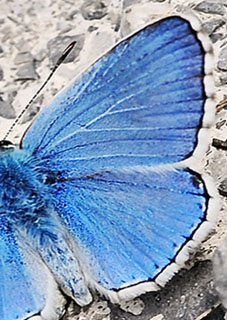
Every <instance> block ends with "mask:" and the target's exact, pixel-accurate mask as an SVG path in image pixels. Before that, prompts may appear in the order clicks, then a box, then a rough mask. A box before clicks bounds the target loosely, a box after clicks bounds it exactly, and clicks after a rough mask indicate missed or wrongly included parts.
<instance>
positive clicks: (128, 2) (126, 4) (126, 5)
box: [123, 0, 140, 9]
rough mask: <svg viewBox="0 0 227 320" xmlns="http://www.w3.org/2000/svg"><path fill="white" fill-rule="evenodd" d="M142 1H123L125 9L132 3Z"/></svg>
mask: <svg viewBox="0 0 227 320" xmlns="http://www.w3.org/2000/svg"><path fill="white" fill-rule="evenodd" d="M138 2H140V0H124V1H123V9H126V8H128V7H130V6H131V5H133V4H135V3H138Z"/></svg>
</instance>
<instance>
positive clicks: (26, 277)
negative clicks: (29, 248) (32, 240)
mask: <svg viewBox="0 0 227 320" xmlns="http://www.w3.org/2000/svg"><path fill="white" fill-rule="evenodd" d="M0 230H1V232H0V250H1V257H0V318H1V319H2V320H9V319H10V320H16V319H26V318H28V317H29V316H32V315H34V314H38V313H39V312H40V311H41V310H42V309H43V307H44V305H45V295H44V294H42V292H40V291H39V290H38V285H37V282H35V281H34V279H33V278H32V275H31V273H30V271H31V270H30V271H29V269H28V266H27V264H26V261H25V259H24V256H23V254H22V252H21V250H20V249H19V246H18V242H17V240H16V238H15V236H14V233H13V231H12V229H11V228H10V226H9V225H8V224H6V223H5V222H4V219H2V218H1V226H0ZM31 254H32V253H31Z"/></svg>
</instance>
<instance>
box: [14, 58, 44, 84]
mask: <svg viewBox="0 0 227 320" xmlns="http://www.w3.org/2000/svg"><path fill="white" fill-rule="evenodd" d="M16 77H17V78H16V80H37V79H39V75H38V73H37V72H36V70H35V66H34V63H33V62H27V63H24V64H23V65H22V66H21V67H20V68H19V69H18V71H17V73H16Z"/></svg>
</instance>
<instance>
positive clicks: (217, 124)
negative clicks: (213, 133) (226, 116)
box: [216, 120, 226, 130]
mask: <svg viewBox="0 0 227 320" xmlns="http://www.w3.org/2000/svg"><path fill="white" fill-rule="evenodd" d="M225 124H226V120H221V121H219V122H217V123H216V129H218V130H220V129H221V128H222V127H223V126H224V125H225Z"/></svg>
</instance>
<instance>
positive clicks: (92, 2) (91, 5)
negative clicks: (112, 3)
mask: <svg viewBox="0 0 227 320" xmlns="http://www.w3.org/2000/svg"><path fill="white" fill-rule="evenodd" d="M107 11H108V7H107V5H106V4H105V2H104V1H102V0H85V1H84V4H83V5H82V7H81V14H82V16H83V17H84V19H86V20H94V19H101V18H103V17H104V16H105V15H106V14H107Z"/></svg>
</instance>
